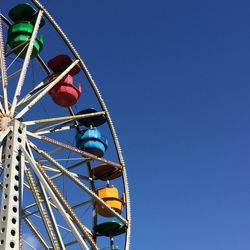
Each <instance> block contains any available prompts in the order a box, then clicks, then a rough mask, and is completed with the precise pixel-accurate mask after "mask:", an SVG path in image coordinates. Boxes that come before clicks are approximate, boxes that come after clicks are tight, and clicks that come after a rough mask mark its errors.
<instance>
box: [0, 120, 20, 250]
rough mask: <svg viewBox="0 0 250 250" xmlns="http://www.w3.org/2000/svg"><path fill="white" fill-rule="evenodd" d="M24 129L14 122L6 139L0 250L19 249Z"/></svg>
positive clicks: (0, 220) (17, 122)
mask: <svg viewBox="0 0 250 250" xmlns="http://www.w3.org/2000/svg"><path fill="white" fill-rule="evenodd" d="M24 142H25V127H23V125H22V124H21V123H20V122H19V121H17V120H15V121H14V125H13V131H12V132H11V133H10V134H9V135H8V136H7V138H6V147H5V161H4V181H3V191H2V204H1V216H0V218H1V219H0V228H1V229H0V250H10V249H14V250H19V249H20V218H21V214H20V213H21V212H20V211H21V202H22V187H21V183H22V181H20V179H22V171H23V169H22V167H23V166H22V164H21V162H22V160H21V159H22V156H21V153H20V146H21V145H24Z"/></svg>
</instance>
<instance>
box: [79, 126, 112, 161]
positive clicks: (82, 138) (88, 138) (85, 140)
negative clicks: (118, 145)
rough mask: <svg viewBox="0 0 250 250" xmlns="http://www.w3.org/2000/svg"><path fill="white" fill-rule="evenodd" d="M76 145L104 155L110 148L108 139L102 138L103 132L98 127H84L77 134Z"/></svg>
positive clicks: (97, 154)
mask: <svg viewBox="0 0 250 250" xmlns="http://www.w3.org/2000/svg"><path fill="white" fill-rule="evenodd" d="M76 147H77V148H78V149H80V150H84V151H86V152H88V153H91V154H93V155H96V156H98V157H102V156H103V155H104V153H105V151H106V150H107V148H108V140H107V139H102V138H101V132H100V131H99V130H98V129H97V128H90V129H84V130H81V132H79V133H78V134H77V135H76Z"/></svg>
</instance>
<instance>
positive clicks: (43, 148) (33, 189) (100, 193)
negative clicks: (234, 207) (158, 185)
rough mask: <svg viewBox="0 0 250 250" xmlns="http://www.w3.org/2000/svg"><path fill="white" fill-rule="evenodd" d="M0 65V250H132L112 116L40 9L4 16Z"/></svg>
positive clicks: (24, 7) (18, 9)
mask: <svg viewBox="0 0 250 250" xmlns="http://www.w3.org/2000/svg"><path fill="white" fill-rule="evenodd" d="M0 67H1V79H0V142H1V144H0V163H1V164H0V190H1V192H0V193H1V194H0V195H1V198H0V199H1V213H0V250H9V249H15V250H17V249H18V250H19V249H55V250H59V249H60V250H61V249H76V250H77V249H85V250H87V249H95V250H96V249H112V250H118V249H125V250H129V249H130V198H129V189H128V181H127V175H126V168H125V163H124V160H123V155H122V152H121V148H120V145H119V141H118V138H117V135H116V132H115V129H114V126H113V123H112V120H111V117H110V114H109V111H108V109H107V107H106V105H105V103H104V101H103V99H102V97H101V94H100V92H99V90H98V88H97V86H96V84H95V82H94V80H93V78H92V76H91V75H90V73H89V71H88V69H87V67H86V65H85V63H84V62H83V60H82V59H81V57H80V56H79V54H78V52H77V51H76V49H75V48H74V47H73V45H72V43H71V42H70V40H69V39H68V38H67V36H66V35H65V34H64V32H63V30H62V29H61V28H60V27H59V26H58V24H57V23H56V22H55V20H54V19H53V18H52V16H51V15H50V14H49V12H48V11H47V10H46V9H45V7H44V6H43V5H42V4H41V3H40V2H39V1H37V0H32V1H31V2H30V3H20V4H18V5H16V6H12V7H11V8H10V9H9V10H8V11H7V13H1V16H0ZM78 82H80V83H78Z"/></svg>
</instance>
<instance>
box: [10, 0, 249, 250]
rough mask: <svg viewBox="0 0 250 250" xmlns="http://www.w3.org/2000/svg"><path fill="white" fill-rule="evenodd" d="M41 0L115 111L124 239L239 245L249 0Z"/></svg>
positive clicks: (242, 240) (147, 248) (158, 245)
mask: <svg viewBox="0 0 250 250" xmlns="http://www.w3.org/2000/svg"><path fill="white" fill-rule="evenodd" d="M13 2H16V1H13ZM42 2H43V3H44V5H46V7H47V8H48V10H49V11H50V12H51V14H52V15H53V16H54V18H55V19H56V20H57V22H58V23H59V24H60V25H61V27H62V28H63V30H64V31H65V33H66V34H67V35H68V37H69V38H70V39H71V41H72V42H73V44H74V45H75V47H76V48H77V50H78V51H79V53H80V54H81V56H82V57H83V59H84V60H85V62H86V64H87V66H88V67H89V70H90V72H91V73H92V75H93V77H94V79H95V80H96V82H97V85H98V86H99V88H100V90H101V92H102V94H103V97H104V99H105V101H106V103H107V105H108V107H109V109H110V112H111V115H112V118H113V120H114V123H115V127H116V129H117V132H118V136H119V138H120V142H121V146H122V148H123V152H124V156H125V160H126V163H127V169H128V177H129V184H130V191H131V199H132V218H133V221H132V225H133V227H132V245H131V249H132V250H156V249H164V250H249V249H250V237H249V234H250V181H249V179H250V14H249V13H250V2H249V1H246V0H238V1H235V0H234V1H231V0H229V1H222V0H217V1H215V0H211V1H198V0H194V1H185V0H175V1H173V0H170V1H169V0H162V1H161V0H155V1H147V0H146V1H145V0H144V1H142V0H137V1H131V0H128V1H114V0H106V1H80V0H76V1H74V0H71V1H66V0H65V1H48V0H46V1H42ZM8 5H10V3H8ZM55 49H56V48H55Z"/></svg>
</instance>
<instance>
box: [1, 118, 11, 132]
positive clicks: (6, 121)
mask: <svg viewBox="0 0 250 250" xmlns="http://www.w3.org/2000/svg"><path fill="white" fill-rule="evenodd" d="M11 120H12V118H11V117H10V116H8V115H2V116H1V117H0V131H3V130H5V129H6V128H8V126H9V123H10V121H11Z"/></svg>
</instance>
